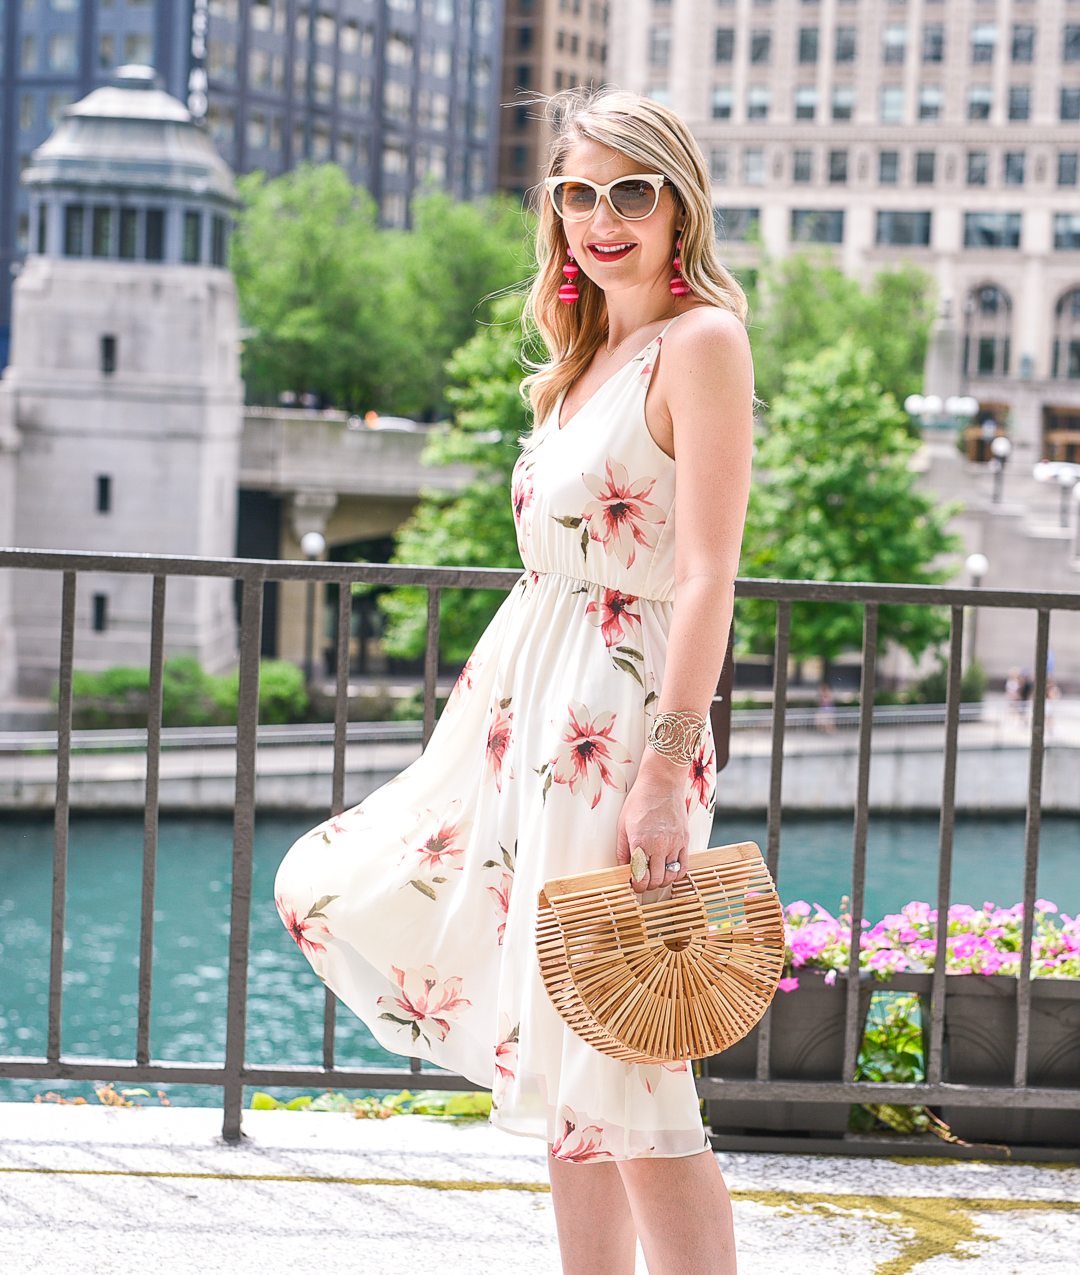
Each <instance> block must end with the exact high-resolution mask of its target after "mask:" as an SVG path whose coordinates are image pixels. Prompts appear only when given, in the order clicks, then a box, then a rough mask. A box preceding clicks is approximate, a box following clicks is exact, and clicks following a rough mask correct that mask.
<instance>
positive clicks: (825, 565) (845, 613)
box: [736, 336, 959, 659]
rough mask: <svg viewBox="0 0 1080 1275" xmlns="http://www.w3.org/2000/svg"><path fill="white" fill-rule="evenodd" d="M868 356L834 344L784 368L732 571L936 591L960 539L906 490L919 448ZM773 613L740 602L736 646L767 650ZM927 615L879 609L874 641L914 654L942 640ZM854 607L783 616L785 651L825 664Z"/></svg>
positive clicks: (843, 646)
mask: <svg viewBox="0 0 1080 1275" xmlns="http://www.w3.org/2000/svg"><path fill="white" fill-rule="evenodd" d="M873 364H874V355H873V353H872V351H870V350H868V349H861V348H858V347H857V346H856V345H855V343H854V341H853V340H852V338H850V337H847V336H845V337H842V338H841V339H840V341H839V342H838V343H837V345H836V346H835V347H833V348H832V349H826V350H822V351H821V353H819V354H818V355H817V356H816V357H815V358H814V359H812V360H811V361H810V362H798V363H793V364H791V365H789V366H788V368H787V369H786V379H787V389H786V391H785V393H784V394H782V395H780V396H779V397H778V398H777V399H776V401H775V402H774V403H773V405H772V408H771V410H770V412H769V414H768V420H767V423H766V425H765V428H764V430H763V437H762V438H761V441H760V444H759V447H758V452H757V457H756V464H757V466H758V468H759V471H760V472H759V476H758V479H757V481H756V482H755V483H754V485H753V488H752V490H751V494H750V508H749V511H748V515H747V524H746V535H745V539H744V543H743V561H742V574H743V575H746V576H756V577H761V578H765V579H780V580H830V581H842V580H850V581H858V580H869V581H876V582H880V583H905V584H935V583H938V582H940V581H942V580H945V579H948V578H949V576H950V574H951V572H949V571H947V570H938V569H935V567H934V563H935V560H936V559H938V558H939V557H940V555H942V554H947V553H954V552H956V551H957V550H958V549H959V542H958V541H957V540H956V539H955V537H953V536H950V535H949V534H948V532H947V530H946V524H947V522H948V519H949V518H950V517H951V516H952V514H953V512H955V510H954V509H953V508H952V507H946V508H942V507H938V506H936V505H935V503H934V500H933V498H932V497H931V496H930V495H928V494H926V493H924V492H921V491H918V490H917V489H916V487H915V475H914V473H913V472H912V470H911V468H910V461H911V457H912V454H913V453H914V452H915V451H916V450H917V448H918V443H917V442H916V440H914V439H913V438H912V437H911V435H910V433H909V432H908V429H907V423H906V419H905V416H904V413H903V412H901V411H900V409H899V408H898V407H897V405H896V401H895V399H894V398H893V396H892V395H891V394H889V393H887V392H885V391H883V390H882V389H881V387H880V385H879V384H878V383H877V381H876V380H875V379H874V376H873V372H872V368H873ZM774 616H775V608H774V606H773V604H772V603H766V602H758V601H753V600H750V599H744V600H741V601H740V604H739V618H738V623H737V625H736V633H737V634H738V635H739V639H740V643H741V644H742V645H743V646H744V648H748V649H751V650H755V651H759V652H761V651H768V650H771V648H772V641H773V631H774ZM945 631H946V629H945V623H944V619H943V617H942V616H941V615H940V614H939V613H938V612H936V611H933V610H931V609H929V608H926V607H915V606H888V607H882V609H881V613H880V621H879V642H880V644H881V645H884V644H885V642H886V641H888V640H892V641H895V642H898V643H900V645H901V646H903V647H905V648H906V649H907V650H908V651H910V652H911V654H912V655H913V656H916V657H917V656H918V655H919V654H920V653H921V652H922V651H924V650H925V649H926V648H927V646H929V645H931V644H934V643H937V642H939V641H940V640H941V639H942V637H943V636H944V634H945ZM861 634H862V608H861V607H860V606H858V605H854V604H852V605H846V604H836V603H799V604H797V605H796V606H795V607H793V608H792V627H791V653H792V655H793V656H794V657H795V658H796V659H802V658H805V657H807V656H822V657H823V658H825V659H832V658H835V656H837V655H838V654H840V652H841V651H844V650H849V649H851V648H852V647H858V645H859V643H860V642H861Z"/></svg>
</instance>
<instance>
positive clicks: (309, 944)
mask: <svg viewBox="0 0 1080 1275" xmlns="http://www.w3.org/2000/svg"><path fill="white" fill-rule="evenodd" d="M337 897H338V896H337V895H336V894H324V895H323V896H322V898H321V899H319V900H318V901H317V902H315V903H313V904H312V905H311V907H310V908H309V910H308V913H307V915H306V916H305V917H304V918H303V919H301V917H300V913H299V912H298V911H297V909H296V908H290V907H288V906H287V905H286V903H285V900H284V898H283V897H282V896H281V895H280V894H279V895H278V896H277V898H276V899H275V900H274V902H275V903H276V904H277V910H278V915H279V916H280V917H281V920H282V923H283V924H284V926H285V928H286V929H287V930H288V931H289V933H290V934H291V935H292V936H293V938H294V939H295V940H296V945H297V946H298V947H299V949H300V951H301V952H303V953H304V955H305V956H310V955H311V954H312V953H313V952H325V951H326V946H325V944H323V943H319V942H318V941H317V940H316V939H314V938H312V937H311V935H310V934H309V933H308V931H309V930H311V931H312V932H313V933H315V934H317V935H318V936H319V938H325V939H328V938H332V937H333V936H332V935H331V933H330V931H329V929H327V927H326V924H325V921H326V916H325V914H324V913H323V908H325V907H326V906H327V904H328V903H333V901H334V900H335V899H336V898H337ZM316 921H322V922H323V924H322V925H316V924H315V923H316Z"/></svg>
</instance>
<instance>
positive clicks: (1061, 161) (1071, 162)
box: [39, 151, 1080, 252]
mask: <svg viewBox="0 0 1080 1275" xmlns="http://www.w3.org/2000/svg"><path fill="white" fill-rule="evenodd" d="M1078 159H1080V155H1078V154H1077V152H1076V151H1058V157H1057V184H1058V185H1059V186H1075V185H1076V172H1077V160H1078ZM39 251H41V252H44V249H39Z"/></svg>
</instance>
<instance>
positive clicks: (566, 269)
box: [559, 248, 581, 305]
mask: <svg viewBox="0 0 1080 1275" xmlns="http://www.w3.org/2000/svg"><path fill="white" fill-rule="evenodd" d="M566 255H567V256H568V257H569V258H570V260H569V261H568V262H567V263H566V265H565V266H563V268H562V272H563V274H564V275H565V276H566V282H565V283H564V284H563V285H562V287H561V288H560V289H559V300H560V301H562V302H564V303H565V304H566V305H573V304H574V302H575V301H576V300H577V299H578V298H579V297H580V296H581V293H580V292H578V290H577V284H576V283H574V280H575V279H576V278H577V277H578V274H579V272H580V269H579V266H578V264H577V262H576V261H575V260H574V254H573V253H572V252H571V251H570V249H569V248H567V250H566Z"/></svg>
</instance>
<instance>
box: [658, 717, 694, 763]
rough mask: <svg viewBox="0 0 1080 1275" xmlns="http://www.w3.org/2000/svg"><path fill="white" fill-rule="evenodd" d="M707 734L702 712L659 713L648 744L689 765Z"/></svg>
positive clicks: (670, 758) (672, 758) (662, 753)
mask: <svg viewBox="0 0 1080 1275" xmlns="http://www.w3.org/2000/svg"><path fill="white" fill-rule="evenodd" d="M704 736H705V718H704V717H702V716H701V714H700V713H690V712H683V713H659V714H657V716H656V719H655V720H654V721H653V724H652V730H650V731H649V739H648V744H649V747H650V748H651V749H652V750H653V752H654V753H659V754H660V756H661V757H667V758H668V759H669V760H670V761H676V762H681V763H682V764H683V765H684V766H689V765H690V763H691V762H692V761H693V760H694V755H695V753H696V752H697V750H698V749H699V748H700V747H701V741H702V739H703V738H704Z"/></svg>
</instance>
